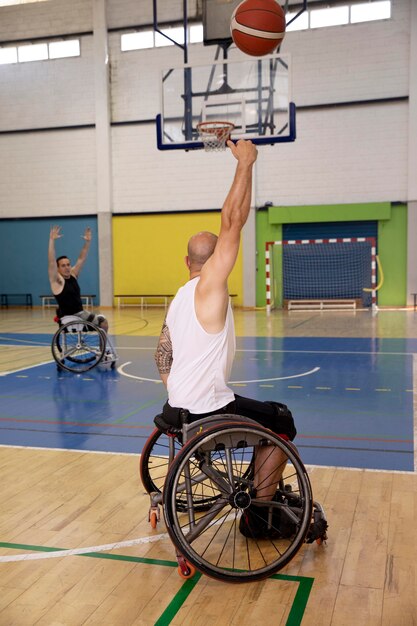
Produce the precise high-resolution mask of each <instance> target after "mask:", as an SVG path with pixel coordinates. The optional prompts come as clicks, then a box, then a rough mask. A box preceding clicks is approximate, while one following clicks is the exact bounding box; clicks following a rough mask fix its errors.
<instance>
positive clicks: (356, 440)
mask: <svg viewBox="0 0 417 626" xmlns="http://www.w3.org/2000/svg"><path fill="white" fill-rule="evenodd" d="M17 340H19V345H22V344H21V342H22V341H28V342H30V343H31V344H32V345H33V344H36V343H39V344H40V345H45V344H48V343H50V340H51V337H50V336H48V335H22V334H19V335H12V334H7V333H6V334H3V335H2V336H1V338H0V345H16V342H17ZM156 342H157V338H155V337H131V336H129V337H123V336H119V337H117V342H116V343H117V346H118V351H119V355H120V358H119V361H118V371H115V370H107V369H104V368H101V367H100V366H99V367H97V368H95V369H94V370H92V371H90V372H86V373H85V374H82V375H74V374H71V373H68V372H58V371H57V369H56V365H55V363H54V362H52V361H51V362H49V363H44V364H42V365H39V366H35V367H31V368H28V369H26V370H23V371H18V372H15V373H9V374H6V375H1V376H0V397H1V408H0V442H1V443H2V444H8V445H20V446H41V447H50V448H68V449H80V450H96V451H111V452H130V453H139V452H140V451H141V449H142V447H143V444H144V442H145V440H146V438H147V436H148V435H149V433H150V432H151V430H152V428H153V417H154V416H155V415H156V414H157V413H158V412H159V410H160V408H161V407H162V404H163V403H164V402H165V400H166V392H165V388H164V386H163V385H162V384H161V383H160V382H158V376H157V371H156V367H155V364H154V360H153V351H154V349H155V346H156ZM237 344H238V352H237V355H236V360H235V365H234V369H233V374H232V381H231V386H232V389H233V390H234V392H235V393H237V394H240V395H243V396H248V397H253V398H257V399H259V400H277V401H280V402H284V403H286V404H288V406H289V407H290V408H291V410H292V412H293V415H294V417H295V420H296V425H297V429H298V435H297V438H296V444H297V446H298V448H299V449H300V452H301V456H302V458H303V460H304V461H305V462H306V463H311V464H317V465H335V466H346V467H362V468H375V469H389V470H409V471H412V470H413V468H414V442H413V387H412V385H413V353H415V352H417V340H415V339H374V340H371V339H351V338H340V339H334V338H328V337H327V338H305V337H299V338H295V337H294V338H285V339H284V338H268V337H247V338H239V339H238V342H237ZM12 367H13V364H11V368H10V369H12Z"/></svg>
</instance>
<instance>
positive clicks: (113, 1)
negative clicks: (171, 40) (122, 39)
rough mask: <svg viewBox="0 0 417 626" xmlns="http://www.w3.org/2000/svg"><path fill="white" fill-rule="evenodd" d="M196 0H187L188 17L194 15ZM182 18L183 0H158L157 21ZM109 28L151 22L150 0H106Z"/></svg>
mask: <svg viewBox="0 0 417 626" xmlns="http://www.w3.org/2000/svg"><path fill="white" fill-rule="evenodd" d="M196 7H197V0H188V2H187V11H188V17H189V18H191V17H193V16H195V15H196V11H197V8H196ZM182 19H183V0H158V23H159V24H161V23H162V22H166V21H169V20H173V21H175V20H182ZM107 22H108V25H109V28H121V27H123V26H126V25H129V24H133V25H135V26H138V25H141V24H152V23H153V12H152V0H107Z"/></svg>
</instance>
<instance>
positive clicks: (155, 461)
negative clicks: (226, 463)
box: [140, 428, 218, 511]
mask: <svg viewBox="0 0 417 626" xmlns="http://www.w3.org/2000/svg"><path fill="white" fill-rule="evenodd" d="M180 450H181V443H180V442H179V441H178V439H177V438H176V437H171V436H169V435H166V434H165V433H163V432H162V431H161V430H159V428H155V430H154V431H153V432H152V433H151V435H150V437H149V438H148V440H147V442H146V443H145V445H144V447H143V450H142V454H141V456H140V477H141V480H142V484H143V486H144V488H145V489H146V491H147V493H149V494H151V493H161V492H162V491H163V487H164V483H165V479H166V477H167V474H168V469H169V466H170V464H171V463H172V461H173V459H174V457H175V456H176V454H177V453H178V452H179V451H180ZM217 498H218V494H214V496H213V495H211V494H209V495H207V494H205V492H204V489H201V491H199V490H198V489H195V491H194V493H193V505H194V510H196V511H204V510H207V509H210V507H211V505H212V503H213V502H214V501H215V500H216V499H217ZM176 507H177V509H178V510H181V511H186V510H187V498H186V496H185V495H184V494H181V493H180V492H178V493H177V497H176Z"/></svg>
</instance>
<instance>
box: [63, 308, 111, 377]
mask: <svg viewBox="0 0 417 626" xmlns="http://www.w3.org/2000/svg"><path fill="white" fill-rule="evenodd" d="M106 341H107V340H106V333H105V332H104V330H102V329H101V328H99V326H97V325H96V324H93V322H88V321H85V320H81V319H80V318H77V317H75V316H74V319H73V320H71V321H68V322H67V323H64V324H61V323H60V325H59V328H58V330H57V331H56V333H55V335H54V336H53V338H52V344H51V351H52V356H53V357H54V359H55V361H56V364H57V367H58V369H59V370H61V369H64V370H67V371H68V372H73V373H75V374H79V373H82V372H87V371H88V370H91V369H92V368H93V367H96V365H98V364H99V363H100V362H101V361H102V359H103V357H104V354H105V351H106ZM112 367H114V361H113V362H112Z"/></svg>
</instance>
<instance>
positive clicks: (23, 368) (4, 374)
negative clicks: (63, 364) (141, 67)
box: [0, 359, 55, 376]
mask: <svg viewBox="0 0 417 626" xmlns="http://www.w3.org/2000/svg"><path fill="white" fill-rule="evenodd" d="M48 363H55V361H54V359H51V360H50V361H43V362H42V363H36V365H29V366H26V367H21V368H19V369H18V370H10V371H9V372H0V376H8V375H9V374H16V373H17V372H24V371H25V370H31V369H33V368H34V367H40V366H41V365H48Z"/></svg>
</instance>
